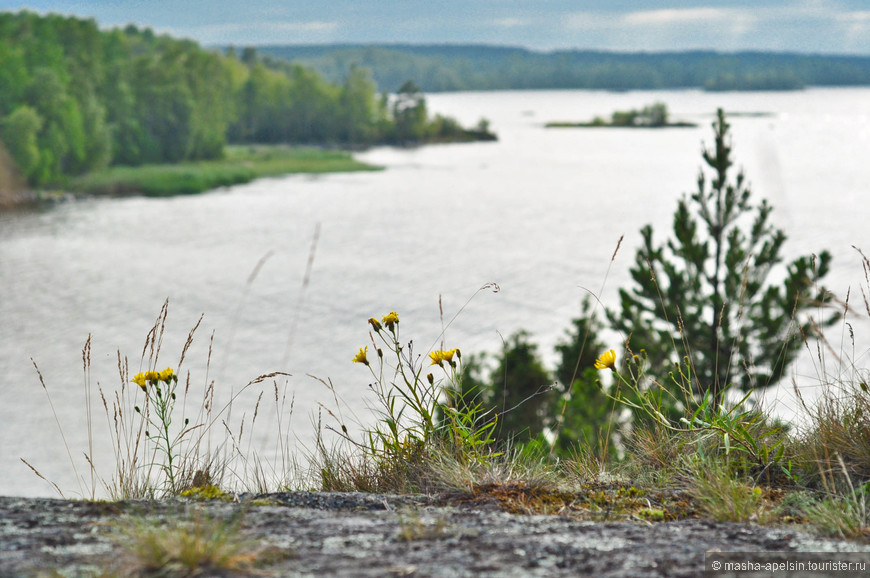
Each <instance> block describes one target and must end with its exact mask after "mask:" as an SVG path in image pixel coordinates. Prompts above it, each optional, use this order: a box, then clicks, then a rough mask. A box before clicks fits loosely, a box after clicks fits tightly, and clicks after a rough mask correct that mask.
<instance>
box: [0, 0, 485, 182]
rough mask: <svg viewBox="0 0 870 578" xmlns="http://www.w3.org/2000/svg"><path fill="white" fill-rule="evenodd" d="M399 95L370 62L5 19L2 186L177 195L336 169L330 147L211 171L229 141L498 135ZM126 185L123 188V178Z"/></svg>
mask: <svg viewBox="0 0 870 578" xmlns="http://www.w3.org/2000/svg"><path fill="white" fill-rule="evenodd" d="M395 88H398V91H397V92H396V94H394V95H388V94H386V93H384V94H379V93H378V90H377V86H376V84H375V83H374V81H373V80H372V78H371V75H370V73H369V71H368V70H366V69H364V68H361V67H351V68H350V69H349V70H348V71H347V73H346V74H345V75H343V77H342V79H341V80H340V81H336V82H330V81H328V80H326V79H324V78H323V77H322V76H321V75H320V74H319V73H317V72H316V71H314V70H312V69H311V68H308V67H306V66H303V65H301V64H298V63H288V62H276V61H274V60H273V59H263V58H261V57H260V56H259V55H258V53H257V51H256V50H255V49H253V48H246V49H244V50H242V51H241V52H240V53H239V54H236V53H235V52H234V51H229V52H228V53H226V54H225V53H223V52H221V51H218V50H211V49H205V48H203V47H201V46H200V45H198V44H197V43H195V42H192V41H189V40H179V39H175V38H171V37H169V36H163V35H157V34H155V33H154V32H153V31H151V30H150V29H140V28H138V27H136V26H133V25H130V26H127V27H126V28H124V29H113V30H101V29H100V28H99V27H98V24H97V23H96V22H95V21H93V20H83V19H78V18H73V17H65V16H59V15H56V14H49V15H39V14H35V13H32V12H27V11H22V12H16V13H12V12H2V13H0V141H2V146H0V149H3V148H5V151H3V153H2V154H0V160H5V162H3V163H2V164H3V165H4V166H3V167H0V169H2V170H0V173H3V175H6V176H4V177H3V179H2V181H3V182H4V183H7V184H8V183H14V182H22V181H23V182H26V186H28V187H31V188H37V189H44V188H65V189H67V190H69V189H70V188H72V189H73V190H75V189H76V188H77V187H84V188H86V189H87V190H89V191H92V192H99V191H100V190H101V188H100V186H98V185H96V184H95V183H100V182H103V183H108V184H104V185H103V188H102V190H107V191H117V190H118V189H122V190H126V191H129V190H130V189H136V188H137V187H139V188H140V189H142V190H144V192H149V190H150V189H149V186H150V185H149V184H148V183H149V182H150V183H155V182H156V183H157V184H156V185H155V188H154V190H153V191H152V192H156V193H157V194H163V193H165V192H166V191H167V190H171V189H172V182H173V180H175V181H178V180H179V177H178V174H182V177H181V180H182V181H184V183H186V184H187V187H186V188H184V187H182V189H184V190H183V191H181V192H194V191H196V190H203V188H210V187H211V186H218V185H222V184H229V183H233V182H241V181H244V180H246V179H247V180H250V178H253V176H256V175H257V174H261V172H263V171H265V172H266V174H270V173H274V172H276V171H277V172H281V170H282V169H281V167H277V166H276V164H275V163H276V159H279V158H285V159H289V160H288V163H289V164H288V165H287V166H293V167H298V166H300V162H299V161H300V156H301V158H302V159H303V161H304V162H303V163H302V165H305V166H306V167H307V168H308V169H310V170H313V171H318V170H323V167H324V166H328V167H332V168H331V169H327V170H336V166H337V165H336V164H335V163H336V153H335V152H334V151H323V155H322V156H323V158H320V156H318V154H315V153H313V152H312V150H308V151H303V152H302V153H301V155H300V154H296V153H293V154H290V153H287V152H286V151H284V152H281V153H275V152H274V151H273V152H269V153H268V154H266V157H263V156H262V154H261V153H263V150H262V149H250V148H247V149H238V150H231V151H230V153H231V154H230V155H229V156H230V157H232V158H231V159H230V160H233V159H238V158H241V157H244V162H245V163H246V166H245V167H243V169H239V170H236V169H233V170H230V171H226V170H223V169H222V170H219V171H216V170H215V164H214V163H215V161H218V160H220V159H224V158H225V156H226V155H227V145H228V144H233V145H237V146H248V145H253V144H256V145H264V144H270V145H279V144H280V145H288V144H289V145H307V146H316V147H320V148H322V147H324V146H325V147H343V148H356V147H361V146H369V145H374V144H396V145H413V144H418V143H426V142H455V141H468V140H478V139H483V140H486V139H493V138H495V137H494V135H493V134H492V133H490V132H489V130H488V125H487V123H486V121H481V123H480V124H479V125H478V126H477V127H475V128H473V129H465V128H463V127H461V126H460V125H459V124H458V123H457V122H456V121H455V120H453V119H450V118H445V117H442V116H440V115H436V116H434V118H433V117H431V116H430V114H429V112H428V110H427V107H426V101H425V98H424V96H423V93H422V92H421V90H420V89H419V88H418V87H417V85H416V84H414V83H413V82H407V79H403V81H402V83H401V85H398V84H397V86H396V87H393V89H395ZM7 153H8V154H7ZM264 154H265V153H264ZM339 156H341V155H339ZM344 160H345V161H347V162H346V163H344V164H343V165H341V166H338V168H339V169H340V170H345V169H359V168H370V167H364V166H362V165H361V163H355V162H354V161H353V160H352V159H351V158H350V155H349V154H347V153H344ZM203 162H207V163H206V164H205V165H202V163H203ZM179 163H185V164H186V165H185V171H184V172H182V173H178V172H177V171H176V172H175V173H173V171H161V170H159V169H156V170H155V169H154V168H153V167H152V168H151V169H149V175H150V176H149V177H148V178H144V179H143V178H142V175H141V174H135V175H133V176H134V177H135V178H127V177H129V176H130V173H129V171H127V172H124V171H118V170H117V169H116V170H113V171H110V172H109V173H106V172H105V170H106V169H107V168H111V167H138V166H145V165H149V166H150V165H172V166H177V165H179ZM209 163H210V164H209ZM324 163H326V164H325V165H324ZM10 165H11V166H10ZM342 167H344V168H342ZM261 168H262V169H263V170H262V171H261V170H260V169H261ZM288 172H290V171H289V169H288ZM100 173H102V174H100ZM10 175H11V176H10ZM93 175H99V176H98V178H90V176H93ZM125 175H126V177H125ZM173 175H175V176H173ZM0 176H2V175H0ZM83 176H87V177H88V178H83ZM121 177H124V178H127V180H126V181H124V182H121V183H119V182H117V179H118V178H121Z"/></svg>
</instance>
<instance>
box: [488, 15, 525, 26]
mask: <svg viewBox="0 0 870 578" xmlns="http://www.w3.org/2000/svg"><path fill="white" fill-rule="evenodd" d="M529 24H530V22H529V21H528V20H524V19H522V18H513V17H508V18H498V19H496V20H493V21H492V25H493V26H495V27H496V28H520V27H523V26H528V25H529Z"/></svg>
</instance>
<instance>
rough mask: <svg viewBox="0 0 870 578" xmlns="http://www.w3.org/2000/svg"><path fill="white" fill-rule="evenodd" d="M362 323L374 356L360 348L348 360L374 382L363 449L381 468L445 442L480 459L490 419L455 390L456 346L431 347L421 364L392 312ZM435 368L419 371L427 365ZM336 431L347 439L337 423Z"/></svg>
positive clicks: (459, 375)
mask: <svg viewBox="0 0 870 578" xmlns="http://www.w3.org/2000/svg"><path fill="white" fill-rule="evenodd" d="M368 322H369V325H370V326H371V332H370V338H371V340H372V345H373V349H374V352H375V355H374V356H372V358H371V359H370V356H369V346H365V347H362V348H360V350H359V352H358V353H357V354H356V355H355V356H354V357H353V359H352V361H353V362H355V363H360V364H362V365H365V366H366V367H368V369H369V371H370V372H371V374H372V377H373V379H374V381H373V382H372V383H370V384H369V387H370V388H371V389H372V391H373V392H374V394H375V396H376V398H377V404H378V407H377V410H376V411H377V413H378V421H377V422H376V424H375V425H374V426H373V427H372V428H369V429H367V430H366V431H365V434H364V435H365V437H366V441H365V444H364V446H363V447H364V449H365V451H366V453H368V454H370V456H371V457H373V458H374V459H375V461H376V462H377V463H378V464H379V465H380V466H382V467H394V466H396V465H397V464H401V463H405V464H410V463H413V462H415V461H418V460H419V459H421V458H423V457H424V456H425V455H426V454H427V453H431V452H432V451H434V449H435V448H443V447H445V446H446V447H447V448H449V449H450V450H451V452H452V453H453V454H454V455H455V456H456V457H457V458H459V459H462V460H467V459H483V457H484V456H485V455H486V452H487V449H486V448H487V446H488V445H489V444H490V443H491V442H492V435H491V434H492V428H493V426H494V425H495V421H494V420H491V421H489V422H485V421H484V417H485V416H484V412H483V411H482V409H481V406H480V404H476V403H473V402H470V401H471V400H467V399H465V396H463V394H462V393H460V392H462V387H461V380H462V375H463V372H462V353H461V352H460V350H459V349H442V350H433V351H431V352H429V354H428V356H427V359H428V360H429V362H430V363H429V365H428V366H426V365H425V359H424V358H423V357H422V356H421V355H415V353H414V345H413V341H409V342H407V343H403V342H402V341H401V338H400V322H399V315H398V314H397V313H396V312H395V311H391V312H390V313H389V314H388V315H385V316H383V317H382V318H381V319H380V320H378V319H376V318H371V319H369V321H368ZM435 366H437V369H435V370H434V371H433V372H429V373H426V374H425V375H424V372H425V371H426V369H427V367H428V368H433V367H435ZM435 373H438V374H443V375H438V376H437V377H436V375H435ZM342 435H343V437H345V438H346V439H350V438H349V435H348V433H347V428H346V427H345V426H343V425H342Z"/></svg>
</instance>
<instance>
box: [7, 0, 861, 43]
mask: <svg viewBox="0 0 870 578" xmlns="http://www.w3.org/2000/svg"><path fill="white" fill-rule="evenodd" d="M0 8H2V9H4V10H19V9H22V8H26V9H30V10H35V11H38V12H42V13H45V12H58V13H62V14H71V15H76V16H81V17H88V18H95V19H96V20H97V22H98V23H99V24H100V25H101V26H103V27H111V26H119V25H124V24H127V23H130V22H132V23H135V24H138V25H141V26H147V27H150V28H153V29H154V30H155V31H157V32H161V33H169V34H172V35H174V36H180V37H186V38H192V39H194V40H197V41H199V42H201V43H203V44H207V45H213V44H235V45H240V46H241V45H256V44H298V43H305V44H308V43H335V42H351V43H372V42H378V43H386V42H389V43H395V42H405V43H408V42H409V43H485V44H506V45H512V46H524V47H527V48H532V49H538V50H552V49H562V48H581V49H601V50H620V51H640V50H649V51H661V50H685V49H698V48H700V49H714V50H722V51H734V50H775V51H796V52H819V53H840V54H870V1H868V0H780V1H775V0H683V1H673V0H659V1H653V0H588V1H582V0H574V1H570V0H387V1H377V0H306V1H301V0H289V1H278V0H233V1H229V0H82V1H75V0H28V1H25V2H19V1H15V0H0Z"/></svg>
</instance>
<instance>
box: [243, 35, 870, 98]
mask: <svg viewBox="0 0 870 578" xmlns="http://www.w3.org/2000/svg"><path fill="white" fill-rule="evenodd" d="M259 50H260V52H261V53H263V54H266V55H269V56H272V57H274V58H276V59H283V60H288V61H294V62H297V63H301V64H305V65H306V66H311V67H312V68H314V69H315V70H317V71H318V72H320V73H321V74H323V75H324V77H326V78H327V79H329V80H332V81H334V82H335V81H338V80H340V79H341V78H343V75H344V74H346V72H347V70H349V67H350V66H352V65H357V66H363V67H365V68H368V69H371V70H372V75H373V78H374V80H375V82H377V83H378V85H379V86H388V87H389V86H398V85H399V83H401V82H403V81H404V80H406V79H408V78H412V79H414V81H415V82H416V83H417V84H418V85H419V86H420V88H421V89H422V90H424V91H426V92H438V91H460V90H510V89H571V88H573V89H602V90H617V91H620V90H650V89H674V88H703V89H704V90H710V91H726V90H796V89H801V88H803V87H806V86H866V85H870V57H867V56H834V55H812V54H791V53H771V52H736V53H721V52H713V51H689V52H633V53H626V52H604V51H594V50H557V51H552V52H538V51H532V50H528V49H525V48H518V47H507V46H488V45H409V44H372V45H359V44H332V45H281V46H261V47H259Z"/></svg>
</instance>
